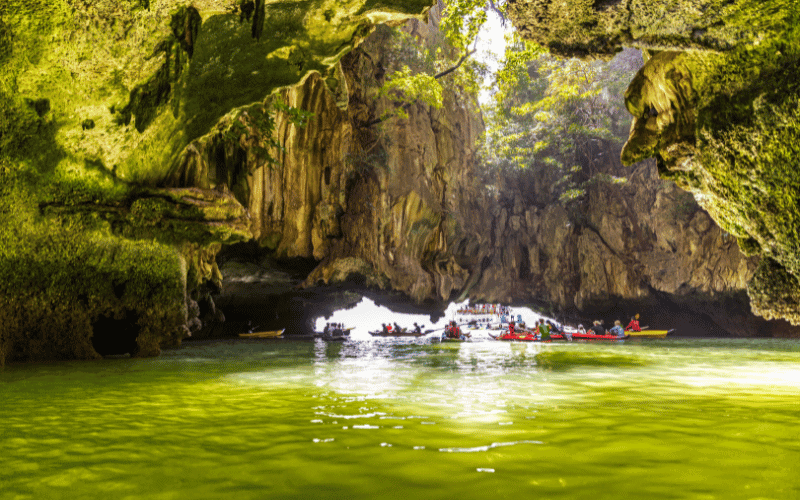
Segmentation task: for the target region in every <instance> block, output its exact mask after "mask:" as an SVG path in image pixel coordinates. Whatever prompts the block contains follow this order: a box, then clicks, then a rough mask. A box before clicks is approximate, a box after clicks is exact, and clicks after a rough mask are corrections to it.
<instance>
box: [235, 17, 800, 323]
mask: <svg viewBox="0 0 800 500" xmlns="http://www.w3.org/2000/svg"><path fill="white" fill-rule="evenodd" d="M434 12H435V11H434ZM406 30H408V31H410V32H415V33H425V32H427V31H429V30H430V27H429V26H428V25H425V24H423V23H419V22H418V21H413V22H411V24H410V25H409V26H407V27H406ZM385 36H386V34H385V33H381V32H380V30H379V32H378V33H376V34H375V35H374V36H373V37H370V38H367V39H366V40H365V42H364V43H363V44H362V45H361V46H360V47H359V48H358V49H357V50H355V51H353V52H352V53H351V54H348V55H347V56H346V57H345V58H343V60H342V73H343V75H344V77H345V80H346V82H347V89H348V95H349V107H348V109H347V110H346V111H345V110H342V109H340V107H338V106H337V100H336V99H335V97H334V96H333V95H332V94H331V93H330V92H328V91H327V90H326V88H325V85H324V84H323V82H322V81H321V79H319V78H316V77H314V78H310V79H308V80H307V81H306V82H305V83H304V84H303V85H302V86H300V87H298V88H295V89H293V90H290V91H286V92H285V93H284V98H285V99H286V100H287V102H291V103H293V104H294V105H296V106H298V107H302V108H303V109H306V110H309V111H313V112H314V114H315V116H314V118H313V119H311V121H310V122H309V124H308V125H307V126H306V128H305V129H297V128H295V127H293V126H291V125H289V124H288V123H286V122H283V121H280V119H279V123H281V125H280V126H279V128H278V130H279V131H280V142H281V144H282V146H283V148H284V150H285V153H284V156H283V166H282V167H280V168H275V169H263V170H262V171H257V172H255V173H253V174H252V175H251V177H250V178H249V186H250V188H249V192H250V199H249V202H248V206H249V208H250V213H251V214H252V216H253V223H254V228H255V229H254V233H255V234H256V235H257V238H258V239H259V241H260V243H261V245H262V246H263V247H265V248H267V249H271V251H270V252H269V253H270V255H272V256H273V257H276V258H278V259H286V258H297V257H301V258H305V259H310V261H312V262H318V265H317V266H316V269H314V270H313V272H311V273H310V275H308V277H307V278H306V279H305V280H303V279H302V278H301V277H299V276H296V277H295V280H294V281H291V284H292V286H297V285H299V284H300V282H301V281H304V284H303V286H304V288H305V290H306V293H309V292H310V291H311V290H318V289H317V288H316V286H317V285H328V286H332V285H337V284H342V283H344V284H348V286H350V287H353V286H357V287H360V288H361V289H362V291H363V290H364V289H373V290H376V289H377V290H384V291H385V292H389V291H399V292H402V293H403V294H405V295H406V296H408V297H410V298H411V299H412V301H414V302H416V303H417V304H420V305H422V304H427V305H428V307H430V308H432V309H434V310H435V309H436V308H437V307H441V305H442V304H443V303H445V302H446V301H448V300H452V299H456V298H462V299H463V298H467V297H469V298H472V299H474V300H486V301H499V302H505V303H516V304H534V305H536V306H537V307H540V308H547V309H549V310H550V311H551V312H553V313H556V314H564V313H566V314H569V315H570V316H572V317H578V318H579V317H583V318H586V317H593V316H598V317H604V318H605V319H607V320H610V319H614V318H620V319H624V318H625V317H626V316H630V315H633V314H634V313H636V312H640V313H642V314H645V315H646V317H647V318H648V321H653V322H654V324H659V322H660V323H661V324H669V325H673V326H676V327H679V328H682V329H683V331H684V333H694V334H734V335H753V334H756V335H783V334H789V333H791V331H793V330H791V329H788V328H787V327H786V325H785V324H782V323H768V322H765V321H761V320H758V319H757V318H755V317H754V316H753V315H752V314H750V313H749V311H748V308H747V305H746V297H744V295H743V291H744V289H745V284H746V282H747V281H748V280H749V279H750V278H751V277H752V275H753V273H754V271H755V269H756V265H757V261H756V260H754V259H750V258H746V257H745V256H743V255H742V254H741V252H740V251H739V249H738V246H737V243H736V239H735V238H733V237H731V236H730V235H729V234H728V233H726V232H724V231H722V230H720V229H719V227H717V225H716V224H714V223H713V221H712V220H711V219H710V218H709V216H708V214H707V213H706V212H705V211H703V210H701V209H700V208H699V207H698V206H697V204H696V203H695V202H694V200H693V199H692V197H691V195H688V194H687V193H685V192H684V191H682V190H680V189H678V188H677V187H676V186H675V184H674V183H672V182H669V181H664V180H661V179H659V178H658V175H657V172H656V168H655V164H654V163H653V162H645V163H641V164H637V165H636V166H635V167H634V168H633V169H626V168H624V167H623V166H622V165H621V164H620V162H619V160H618V158H619V153H620V146H618V145H617V146H614V145H613V144H611V143H609V144H606V145H604V146H603V147H604V148H606V149H607V150H608V151H607V152H608V153H609V154H607V155H606V157H608V158H610V160H608V161H607V162H606V163H605V164H604V165H602V169H603V170H604V171H605V172H606V173H610V174H613V175H623V176H627V177H628V178H629V182H628V183H627V184H625V185H622V186H616V185H611V184H604V183H597V184H595V185H593V186H592V187H591V188H590V190H589V193H588V196H587V197H586V200H585V201H584V202H582V203H581V204H579V205H577V206H573V207H571V208H570V209H569V210H567V209H565V208H564V207H563V206H562V205H561V204H559V203H557V202H556V201H555V200H554V198H553V196H552V194H551V193H550V192H549V189H548V185H549V180H548V179H543V178H541V176H539V174H537V173H536V172H530V171H521V172H503V173H500V172H494V173H493V172H488V171H485V170H484V168H485V167H483V166H482V165H481V164H480V162H479V161H478V159H477V157H476V140H477V139H478V137H479V136H480V133H481V131H482V123H481V120H480V118H479V114H478V112H477V109H476V108H475V105H474V103H473V101H472V99H471V98H470V97H469V96H465V95H458V94H457V93H455V92H452V91H451V92H449V93H446V101H447V102H446V105H445V106H444V107H443V108H442V109H441V110H436V109H431V108H428V107H425V106H422V105H417V106H414V107H412V108H411V109H410V110H409V118H408V119H407V120H401V119H397V118H393V119H391V120H388V121H385V122H383V123H381V124H379V126H375V118H376V117H378V116H381V115H382V113H383V111H385V109H386V108H387V106H390V105H391V103H389V102H388V101H387V100H385V99H379V98H377V88H378V86H379V85H380V83H381V82H382V78H383V75H385V73H386V68H387V67H388V66H389V65H390V64H391V62H390V61H388V60H387V59H388V57H389V56H388V55H387V54H386V53H385V50H384V47H383V46H382V43H381V42H382V41H385ZM251 257H253V255H251ZM307 262H309V261H307ZM270 265H273V264H270ZM227 269H230V270H231V271H234V272H235V276H234V277H233V278H232V280H231V282H229V283H228V285H232V286H233V287H234V289H237V290H238V288H237V287H238V286H239V284H240V283H241V282H242V276H243V275H242V273H241V272H240V271H239V270H238V269H237V268H234V267H229V268H227ZM250 272H251V273H253V274H258V273H259V272H262V273H265V275H266V276H270V274H269V273H267V272H266V271H264V270H263V269H262V270H261V271H259V270H258V268H255V269H253V270H251V271H250ZM245 274H246V273H245ZM268 279H269V278H268ZM265 286H266V287H268V288H269V290H270V291H269V292H265V295H264V296H263V297H262V303H272V304H278V305H276V306H275V307H276V308H277V309H278V310H276V313H275V314H276V315H277V316H281V315H282V314H283V312H282V311H280V310H279V309H281V308H285V307H286V304H285V303H283V302H282V299H281V298H280V297H281V294H287V293H288V294H290V295H291V294H292V293H293V292H291V290H290V289H289V288H288V287H285V288H283V289H282V290H281V289H275V287H271V286H269V285H266V284H265ZM249 290H251V291H250V292H248V293H253V292H252V290H253V289H249ZM314 293H324V292H321V291H318V292H314ZM300 295H302V294H300ZM304 297H305V298H302V297H300V296H299V295H298V296H297V297H296V300H295V304H296V307H294V309H293V311H294V312H295V313H297V312H298V311H305V312H302V313H301V314H305V315H306V316H307V317H312V316H314V315H315V314H319V313H320V312H322V311H323V310H325V307H324V306H322V307H321V306H320V302H321V301H322V299H319V298H318V297H317V298H314V297H311V296H309V295H304ZM315 297H316V296H315ZM221 300H222V301H223V302H227V303H235V299H234V298H232V297H231V294H230V293H229V294H228V295H227V296H223V297H221ZM301 303H306V306H302V305H297V304H301ZM339 304H340V305H342V303H341V302H339ZM251 306H252V305H250V306H248V307H251ZM732 310H736V311H737V312H732ZM283 320H284V321H285V320H286V317H285V316H283ZM275 326H276V327H277V326H278V325H277V319H276V324H275ZM298 328H302V323H301V324H300V325H299V326H298Z"/></svg>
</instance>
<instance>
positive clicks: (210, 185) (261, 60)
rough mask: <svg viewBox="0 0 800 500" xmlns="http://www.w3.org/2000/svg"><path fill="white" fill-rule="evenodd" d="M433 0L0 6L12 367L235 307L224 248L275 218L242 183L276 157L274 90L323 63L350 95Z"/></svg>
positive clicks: (1, 346) (81, 353)
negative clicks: (387, 38) (366, 44)
mask: <svg viewBox="0 0 800 500" xmlns="http://www.w3.org/2000/svg"><path fill="white" fill-rule="evenodd" d="M430 4H431V2H430V1H428V0H417V1H399V0H398V1H384V2H378V3H377V4H376V2H371V1H367V0H346V1H339V0H337V1H333V0H322V1H318V2H313V5H310V4H308V3H307V2H299V3H297V2H283V3H281V4H273V3H265V2H264V1H263V0H243V1H238V0H237V1H233V0H195V1H193V2H183V1H178V0H121V1H118V0H97V1H92V2H76V1H73V0H54V1H50V2H29V1H27V0H8V1H4V2H2V3H0V215H2V217H0V243H2V245H0V246H2V248H0V319H2V320H3V325H4V327H3V328H2V329H0V364H2V363H3V362H4V361H5V360H6V359H9V360H26V359H42V358H74V357H78V358H81V357H84V358H85V357H96V356H98V355H100V354H120V353H125V352H128V353H131V354H140V355H152V354H156V353H157V352H158V350H159V346H160V345H168V344H174V343H177V342H180V340H181V339H182V338H184V337H185V336H187V335H188V334H189V332H190V331H191V330H198V329H199V327H200V325H201V324H202V322H203V319H206V320H209V321H213V320H215V319H216V320H221V319H222V315H221V314H219V313H218V312H217V311H216V309H215V308H214V307H213V302H210V301H209V295H208V293H209V291H211V290H214V287H215V285H218V284H219V282H220V280H221V276H220V274H219V270H218V269H217V267H216V264H215V261H214V256H215V255H216V253H217V252H218V250H219V248H220V247H221V244H223V243H225V244H231V243H234V242H237V241H246V240H250V239H251V238H252V237H253V233H252V232H251V231H252V230H255V231H256V233H257V235H258V236H261V232H262V231H263V230H267V231H268V228H261V227H253V226H252V225H251V221H250V214H249V213H248V212H247V211H246V208H248V206H247V202H248V200H249V199H250V198H249V192H247V190H246V189H247V187H248V183H247V182H245V179H246V178H247V176H248V175H250V174H252V173H254V172H256V171H258V170H259V169H260V168H262V167H264V165H265V164H267V163H269V162H270V160H275V157H274V156H272V155H270V154H269V152H268V150H267V148H266V147H265V146H266V145H267V144H269V138H270V137H271V134H272V132H273V130H274V128H275V123H274V119H275V113H276V110H277V109H279V108H280V109H285V108H281V106H282V104H281V103H279V102H277V101H275V100H274V99H268V96H270V95H271V94H272V93H273V92H274V91H276V90H277V89H280V88H282V87H285V86H292V85H295V84H297V83H300V82H303V81H304V79H306V78H307V77H308V75H309V74H311V73H314V74H318V75H322V79H321V80H320V81H322V82H324V85H325V86H327V87H328V89H330V91H331V92H333V93H334V95H335V94H337V93H338V94H339V95H342V93H345V94H346V90H345V87H344V85H345V83H344V80H343V78H341V76H340V73H339V65H338V61H339V59H340V58H341V57H342V56H343V55H344V54H345V53H347V52H348V51H350V50H351V49H352V48H353V47H354V46H355V45H357V44H358V43H359V42H360V41H361V40H362V39H363V38H364V36H366V35H367V34H368V33H369V32H370V31H371V29H372V27H373V26H374V25H375V24H377V23H381V22H399V21H403V20H406V19H409V18H412V17H415V16H417V17H421V16H423V15H424V13H425V12H426V11H427V10H428V9H429V8H430ZM300 172H301V170H298V173H299V175H302V174H301V173H300ZM258 175H261V174H258ZM302 201H306V200H299V199H298V203H300V202H302ZM313 208H314V207H313V206H312V209H313ZM257 215H258V214H257ZM300 229H303V228H302V227H301V228H300ZM287 241H288V240H287ZM51 242H58V244H53V243H51ZM286 246H287V248H288V247H293V246H299V244H296V245H295V244H292V245H289V244H287V245H286ZM291 251H293V250H287V252H289V253H290V252H291ZM115 332H116V333H115Z"/></svg>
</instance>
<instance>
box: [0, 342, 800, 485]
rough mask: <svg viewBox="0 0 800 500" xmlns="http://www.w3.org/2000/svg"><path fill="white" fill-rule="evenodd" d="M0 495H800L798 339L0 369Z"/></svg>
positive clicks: (306, 345)
mask: <svg viewBox="0 0 800 500" xmlns="http://www.w3.org/2000/svg"><path fill="white" fill-rule="evenodd" d="M0 390H1V391H2V393H1V394H0V395H2V401H3V403H4V404H3V405H2V407H0V422H3V434H2V436H1V437H0V450H2V453H1V454H0V484H2V488H0V499H2V500H5V499H12V498H14V499H16V498H32V499H38V498H65V499H66V498H70V499H71V498H98V499H99V498H108V497H109V496H114V497H120V498H130V499H151V498H192V499H194V498H201V499H202V498H207V499H213V498H237V500H238V499H263V498H297V499H300V498H303V499H307V498H330V499H341V498H365V499H366V498H369V499H372V498H378V499H380V498H434V499H439V498H441V499H451V498H465V499H470V498H476V499H478V498H480V499H482V498H486V497H487V496H488V497H492V498H494V497H498V498H519V497H520V496H522V497H531V498H555V497H560V498H570V499H572V498H577V499H591V500H596V499H619V498H626V499H627V498H648V499H649V498H717V499H729V498H775V499H786V498H789V499H792V498H794V499H797V498H800V479H798V475H797V464H799V463H800V430H798V426H797V422H798V419H799V418H800V406H798V395H800V344H799V343H797V342H790V341H767V340H764V341H721V340H711V341H704V340H697V341H689V340H670V339H666V340H662V341H650V342H647V341H644V342H633V343H625V344H618V343H615V344H582V343H573V344H545V345H543V344H514V343H502V342H489V341H486V342H472V343H463V344H441V343H431V342H430V341H429V340H427V339H424V338H423V339H417V340H416V341H409V340H401V341H392V340H390V339H372V338H369V339H365V340H355V339H354V340H350V341H346V342H343V343H326V342H322V341H319V340H317V341H305V342H301V341H282V342H280V341H255V340H240V341H217V342H196V343H187V344H185V345H184V346H182V347H181V348H178V349H174V350H168V351H165V352H164V353H163V355H162V356H161V357H160V358H154V359H143V360H138V359H117V360H104V361H100V362H85V363H78V362H69V363H55V364H40V365H29V366H10V367H6V369H5V371H3V372H0Z"/></svg>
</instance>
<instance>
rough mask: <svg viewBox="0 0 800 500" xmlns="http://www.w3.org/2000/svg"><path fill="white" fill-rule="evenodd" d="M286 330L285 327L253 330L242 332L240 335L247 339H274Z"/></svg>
mask: <svg viewBox="0 0 800 500" xmlns="http://www.w3.org/2000/svg"><path fill="white" fill-rule="evenodd" d="M284 331H286V329H285V328H282V329H280V330H271V331H267V332H253V333H240V334H239V336H240V337H242V338H245V339H274V338H278V337H280V336H281V335H283V332H284Z"/></svg>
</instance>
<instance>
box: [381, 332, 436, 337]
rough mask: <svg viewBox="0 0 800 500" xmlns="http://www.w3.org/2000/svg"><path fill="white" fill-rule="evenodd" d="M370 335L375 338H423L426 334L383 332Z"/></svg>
mask: <svg viewBox="0 0 800 500" xmlns="http://www.w3.org/2000/svg"><path fill="white" fill-rule="evenodd" d="M369 334H370V335H372V336H373V337H422V336H423V335H425V334H424V333H416V332H401V333H394V332H389V333H383V332H369Z"/></svg>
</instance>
